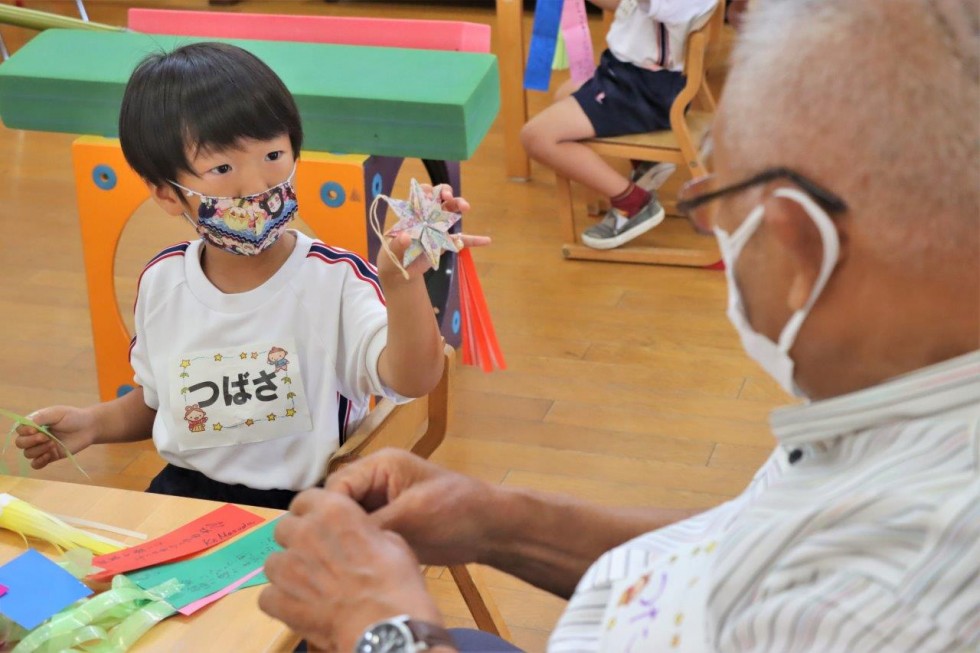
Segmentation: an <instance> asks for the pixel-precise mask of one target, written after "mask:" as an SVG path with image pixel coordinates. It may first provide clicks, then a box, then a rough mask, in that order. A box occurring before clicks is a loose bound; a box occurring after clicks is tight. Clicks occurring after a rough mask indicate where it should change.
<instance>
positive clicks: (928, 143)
mask: <svg viewBox="0 0 980 653" xmlns="http://www.w3.org/2000/svg"><path fill="white" fill-rule="evenodd" d="M978 5H980V0H760V1H758V2H757V3H756V6H754V7H753V9H752V11H751V12H750V13H749V16H748V17H747V20H746V22H745V25H744V27H743V30H742V34H741V36H740V39H739V41H738V44H737V45H736V47H735V51H734V53H733V65H732V71H731V73H730V75H729V78H728V80H727V83H726V88H725V93H724V110H725V118H726V122H725V130H726V134H727V135H728V136H727V138H726V141H727V142H728V147H729V149H730V150H731V155H730V158H731V159H732V160H733V162H738V164H739V167H740V168H742V169H741V170H738V172H741V173H743V174H747V173H751V172H755V171H758V170H759V169H761V168H764V167H769V166H776V165H784V166H789V167H792V168H796V169H798V170H799V171H800V172H802V173H804V174H806V175H808V176H811V177H813V179H814V180H815V181H818V182H820V183H822V184H823V185H825V186H827V188H828V189H829V190H832V191H834V192H836V193H837V194H839V195H840V196H841V197H842V198H843V199H844V200H845V201H846V202H847V203H848V204H849V205H850V206H851V208H852V209H853V211H854V214H855V215H860V216H863V217H867V218H868V219H871V218H873V217H876V218H881V222H880V226H881V228H880V229H879V228H878V225H875V232H876V233H877V234H879V235H880V237H881V240H880V242H879V243H878V245H879V246H880V247H881V248H882V250H881V251H882V252H883V253H884V252H887V251H891V252H893V253H894V255H896V256H907V255H909V254H915V255H916V256H915V259H918V260H919V261H924V260H932V261H933V262H935V259H934V258H933V257H932V256H928V255H929V254H936V255H947V256H948V255H949V254H951V253H957V252H958V253H960V254H970V250H972V257H974V259H975V258H976V257H977V256H980V17H978V14H980V10H978ZM876 222H877V221H876ZM964 238H966V239H967V240H966V241H964V240H963V239H964ZM971 243H972V246H971ZM924 255H926V256H924ZM957 258H959V257H957ZM915 267H919V266H915Z"/></svg>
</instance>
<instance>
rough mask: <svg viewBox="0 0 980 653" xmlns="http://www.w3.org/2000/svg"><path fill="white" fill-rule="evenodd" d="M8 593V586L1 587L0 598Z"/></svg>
mask: <svg viewBox="0 0 980 653" xmlns="http://www.w3.org/2000/svg"><path fill="white" fill-rule="evenodd" d="M6 593H7V586H6V585H0V596H3V595H4V594H6Z"/></svg>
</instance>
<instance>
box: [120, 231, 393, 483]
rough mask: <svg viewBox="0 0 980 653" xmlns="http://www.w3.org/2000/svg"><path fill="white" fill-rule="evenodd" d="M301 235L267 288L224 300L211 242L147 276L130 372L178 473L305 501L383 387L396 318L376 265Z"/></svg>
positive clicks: (185, 246) (163, 257)
mask: <svg viewBox="0 0 980 653" xmlns="http://www.w3.org/2000/svg"><path fill="white" fill-rule="evenodd" d="M292 233H295V234H296V245H295V248H294V249H293V252H292V253H291V254H290V256H289V258H288V259H287V260H286V262H285V263H283V265H282V267H281V268H280V269H279V270H278V271H277V272H276V273H275V274H274V275H273V276H272V277H271V278H270V279H269V280H268V281H266V282H265V283H264V284H262V285H261V286H259V287H258V288H255V289H254V290H250V291H248V292H244V293H237V294H225V293H223V292H221V291H220V290H218V289H217V288H216V287H215V286H214V285H212V284H211V282H210V281H209V280H208V279H207V277H205V275H204V271H203V270H202V269H201V247H202V243H201V241H196V242H193V243H181V244H178V245H174V246H173V247H170V248H167V249H165V250H163V251H162V252H161V253H160V254H158V255H157V256H156V257H155V258H154V259H153V260H152V261H150V263H149V264H148V265H147V266H146V269H145V270H144V271H143V274H142V275H141V277H140V282H139V292H138V295H137V300H136V337H135V338H133V344H132V346H131V354H130V360H131V363H132V365H133V369H134V370H135V381H136V383H138V384H139V385H141V386H143V394H144V398H145V401H146V404H147V406H149V407H150V408H153V409H155V410H156V411H157V415H156V419H155V420H154V423H153V442H154V444H155V445H156V448H157V450H158V451H159V452H160V455H161V456H163V458H164V459H166V460H167V461H168V462H170V463H172V464H174V465H177V466H179V467H184V468H187V469H193V470H197V471H199V472H201V473H203V474H205V475H206V476H208V477H210V478H213V479H215V480H218V481H221V482H224V483H232V484H234V483H241V484H243V485H246V486H248V487H252V488H256V489H288V490H300V489H304V488H307V487H310V486H312V485H314V484H315V483H316V482H317V481H319V480H320V479H321V478H322V477H323V473H324V470H325V465H326V461H327V458H328V457H329V455H330V454H331V453H332V452H333V451H335V450H336V449H337V447H338V446H339V444H340V443H341V442H342V441H343V439H344V437H345V435H346V433H347V432H349V431H352V430H353V429H354V428H355V427H356V425H357V424H358V423H359V422H360V421H361V420H362V419H363V418H364V415H365V414H366V413H367V411H368V408H369V404H368V402H369V400H370V397H371V396H372V395H383V396H388V397H391V398H393V399H395V400H400V399H401V398H400V397H398V396H397V395H395V394H394V393H392V392H391V391H390V390H388V389H386V388H385V387H383V386H382V384H381V380H380V378H379V377H378V371H377V367H378V358H379V356H380V355H381V351H382V350H383V349H384V347H385V344H386V342H387V333H388V331H387V312H386V310H385V305H384V298H383V295H382V292H381V287H380V285H379V283H378V277H377V272H376V270H375V268H374V267H373V266H371V265H370V264H368V263H367V262H365V261H364V260H363V259H361V258H360V257H358V256H357V255H355V254H353V253H351V252H348V251H346V250H342V249H338V248H334V247H328V246H326V245H324V244H323V243H321V242H318V241H313V240H312V239H310V238H309V237H307V236H305V235H303V234H301V233H298V232H292Z"/></svg>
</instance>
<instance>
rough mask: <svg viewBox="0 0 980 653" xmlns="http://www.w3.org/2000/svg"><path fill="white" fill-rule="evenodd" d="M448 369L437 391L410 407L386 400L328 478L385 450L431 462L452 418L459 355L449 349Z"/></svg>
mask: <svg viewBox="0 0 980 653" xmlns="http://www.w3.org/2000/svg"><path fill="white" fill-rule="evenodd" d="M444 355H445V365H444V367H443V370H442V377H441V378H440V379H439V383H438V384H436V387H435V388H434V389H433V390H432V392H430V393H429V394H428V395H426V396H425V397H419V398H418V399H415V400H414V401H410V402H408V403H406V404H395V403H393V402H392V401H390V400H388V399H382V400H381V401H379V402H378V404H377V405H376V406H375V407H374V409H373V410H372V411H371V412H370V413H368V415H367V417H365V418H364V421H363V422H361V424H360V425H359V426H358V427H357V429H356V430H355V431H354V433H353V434H351V435H350V436H348V438H347V439H346V440H345V441H344V443H343V445H341V447H340V448H339V449H338V450H337V451H335V452H334V454H333V455H332V456H331V458H330V460H329V461H328V462H327V469H326V470H325V472H326V474H327V475H329V474H331V473H333V472H335V471H336V470H337V469H339V468H340V467H342V466H344V465H346V464H348V463H351V462H353V461H354V460H356V459H358V458H361V457H363V456H366V455H368V454H369V453H372V452H374V451H377V450H379V449H383V448H385V447H398V448H400V449H406V450H408V451H411V452H412V453H414V454H416V455H418V456H421V457H422V458H428V457H429V456H431V455H432V453H433V452H434V451H435V450H436V449H437V448H438V447H439V445H440V444H442V441H443V439H445V437H446V432H447V431H448V430H449V420H450V415H451V414H452V410H451V409H452V405H451V400H452V384H453V377H454V374H455V362H456V352H455V350H454V349H453V348H452V347H450V346H449V345H446V347H445V351H444Z"/></svg>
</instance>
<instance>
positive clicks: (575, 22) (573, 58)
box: [561, 0, 595, 83]
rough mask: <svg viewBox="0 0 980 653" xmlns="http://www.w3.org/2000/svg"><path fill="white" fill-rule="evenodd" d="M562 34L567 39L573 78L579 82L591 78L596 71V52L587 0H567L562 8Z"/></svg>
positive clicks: (566, 47)
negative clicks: (586, 10)
mask: <svg viewBox="0 0 980 653" xmlns="http://www.w3.org/2000/svg"><path fill="white" fill-rule="evenodd" d="M561 35H562V37H563V38H564V39H565V52H566V53H567V54H568V67H569V68H570V69H571V75H572V79H573V80H574V81H575V82H577V83H582V82H585V81H587V80H589V79H591V78H592V75H593V74H594V73H595V54H594V53H593V52H592V36H591V35H590V34H589V17H588V15H587V14H586V13H585V0H565V2H564V4H563V5H562V8H561Z"/></svg>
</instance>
